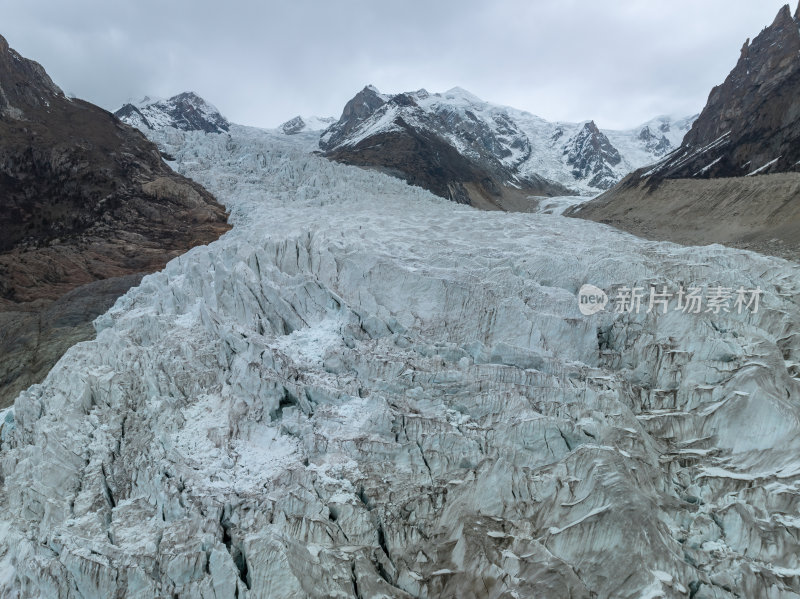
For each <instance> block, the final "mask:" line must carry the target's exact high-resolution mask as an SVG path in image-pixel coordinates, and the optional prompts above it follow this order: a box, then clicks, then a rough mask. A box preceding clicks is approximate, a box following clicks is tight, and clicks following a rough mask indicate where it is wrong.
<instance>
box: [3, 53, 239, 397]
mask: <svg viewBox="0 0 800 599" xmlns="http://www.w3.org/2000/svg"><path fill="white" fill-rule="evenodd" d="M228 229H229V226H228V225H227V215H226V213H225V210H224V208H223V207H222V206H221V205H220V204H218V203H217V202H216V200H215V199H214V198H213V197H212V196H211V195H210V194H209V193H208V192H207V191H205V190H204V189H203V188H202V187H201V186H199V185H197V184H196V183H193V182H192V181H189V180H188V179H185V178H184V177H181V176H180V175H178V174H176V173H175V172H173V171H172V170H171V169H170V168H169V167H168V166H167V165H166V164H165V163H164V161H163V160H162V159H161V156H160V154H159V152H158V149H157V148H156V146H155V145H154V144H152V143H151V142H149V141H148V140H147V139H146V138H145V137H144V136H143V135H142V134H141V133H140V132H139V131H137V130H135V129H133V128H132V127H129V126H127V125H125V124H123V123H121V122H120V121H119V120H118V119H117V118H116V117H114V116H113V115H111V114H110V113H108V112H106V111H105V110H103V109H101V108H99V107H97V106H94V105H93V104H90V103H88V102H84V101H82V100H77V99H69V98H66V97H65V96H64V94H63V93H62V92H61V90H60V89H58V87H56V86H55V85H54V84H53V82H52V81H51V80H50V78H49V77H48V76H47V73H46V72H45V71H44V69H43V68H42V67H41V66H40V65H39V64H37V63H35V62H33V61H30V60H27V59H25V58H23V57H22V56H20V55H19V54H18V53H17V52H15V51H14V50H12V49H11V48H9V46H8V43H7V42H6V40H5V39H3V38H2V37H0V232H1V233H0V407H3V406H5V405H7V404H8V403H10V401H12V400H13V398H14V397H15V396H16V394H17V393H18V392H19V391H20V390H21V389H23V388H25V387H27V386H28V385H30V384H32V383H35V382H38V381H40V380H41V379H42V378H43V377H44V375H45V374H46V373H47V372H48V371H49V369H50V367H51V366H52V365H53V364H54V363H55V361H57V359H58V358H59V357H60V356H61V354H62V353H63V351H64V350H66V348H67V347H69V346H70V345H72V344H73V343H75V342H77V341H80V340H83V339H87V338H90V337H91V336H92V335H93V330H92V328H91V325H90V323H91V321H92V320H93V319H94V318H95V317H96V316H97V315H98V314H100V313H102V312H104V311H105V310H106V309H107V308H108V307H109V306H110V305H111V304H113V302H114V300H115V299H116V298H117V297H118V296H119V295H121V294H123V293H125V291H127V289H129V288H130V287H131V286H132V285H135V284H136V283H137V282H138V281H139V279H140V278H141V275H142V274H143V273H147V272H152V271H155V270H158V269H160V268H162V267H163V266H164V264H165V263H166V262H167V261H168V260H170V259H171V258H173V257H175V256H178V255H179V254H181V253H183V252H185V251H186V250H188V249H189V248H191V247H193V246H195V245H198V244H204V243H208V242H210V241H212V240H214V239H216V238H217V237H219V236H220V235H221V234H222V233H223V232H225V231H227V230H228Z"/></svg>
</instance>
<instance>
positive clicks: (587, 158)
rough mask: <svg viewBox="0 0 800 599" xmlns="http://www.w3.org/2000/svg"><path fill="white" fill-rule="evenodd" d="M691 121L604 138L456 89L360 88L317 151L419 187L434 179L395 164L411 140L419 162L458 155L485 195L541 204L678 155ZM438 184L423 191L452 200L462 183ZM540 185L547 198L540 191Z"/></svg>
mask: <svg viewBox="0 0 800 599" xmlns="http://www.w3.org/2000/svg"><path fill="white" fill-rule="evenodd" d="M692 121H693V117H690V118H685V119H672V118H670V117H658V118H657V119H653V120H652V121H650V122H648V123H645V124H643V125H641V126H639V127H636V128H634V129H631V130H628V131H611V130H601V129H599V128H598V127H597V125H596V124H595V123H594V122H593V121H587V122H584V123H551V122H548V121H546V120H544V119H541V118H539V117H537V116H535V115H532V114H530V113H528V112H524V111H520V110H517V109H514V108H510V107H507V106H497V105H494V104H490V103H488V102H485V101H483V100H481V99H480V98H478V97H476V96H475V95H473V94H471V93H469V92H468V91H466V90H464V89H461V88H454V89H451V90H449V91H447V92H444V93H434V94H432V93H428V92H427V91H426V90H419V91H416V92H407V93H401V94H395V95H387V94H382V93H380V92H379V91H378V90H377V89H376V88H375V87H373V86H367V87H365V88H364V89H363V90H362V91H361V92H359V93H358V94H357V95H356V96H355V97H354V98H353V99H352V100H351V101H350V102H348V104H347V105H346V106H345V109H344V111H343V113H342V116H341V118H340V119H339V121H338V122H337V123H336V124H334V125H333V126H331V127H330V128H329V129H327V130H326V131H325V132H324V133H323V135H322V136H321V138H320V148H321V149H322V150H323V151H324V152H326V154H327V155H328V156H330V157H332V158H335V159H336V160H339V161H341V162H346V163H350V164H358V165H365V164H366V165H371V166H375V167H378V168H383V169H384V170H388V171H389V172H392V171H393V170H394V171H399V173H400V174H401V175H402V176H404V178H406V179H408V180H410V181H412V182H416V181H417V180H422V181H423V183H424V182H427V180H429V179H431V178H432V177H422V176H420V172H419V167H418V165H416V164H405V163H404V161H403V160H399V159H398V156H402V155H403V154H404V152H407V150H408V148H407V146H409V138H412V139H413V140H414V144H413V146H414V149H415V151H416V152H417V153H419V152H420V149H421V147H425V146H426V145H435V146H436V152H433V153H434V154H441V153H442V147H443V146H446V147H447V149H448V150H449V151H450V152H455V153H457V154H458V155H459V156H461V157H462V158H463V159H465V160H466V161H467V162H469V164H470V165H471V167H472V170H473V171H475V170H476V171H478V173H479V174H484V175H485V176H487V177H489V178H490V179H491V186H493V187H494V188H497V189H495V190H492V189H490V190H489V192H490V193H491V192H492V191H498V190H499V188H501V187H514V188H518V189H523V190H529V191H531V192H536V191H539V192H542V193H543V195H554V194H556V193H562V194H563V193H566V192H569V191H573V192H575V191H577V192H580V193H583V194H594V193H597V192H599V191H601V190H604V189H608V188H609V187H611V186H612V185H613V184H615V183H616V182H617V181H619V180H620V179H621V178H622V177H623V176H624V175H626V174H627V173H629V172H631V171H632V170H634V169H635V168H637V167H640V166H642V165H644V164H650V163H652V162H654V161H655V160H657V159H658V158H660V157H661V156H663V155H664V154H666V153H668V152H669V151H671V150H672V149H673V148H674V147H677V146H678V145H679V144H680V141H681V139H682V138H683V135H684V134H685V133H686V131H688V129H689V127H690V125H691V123H692ZM440 166H441V165H438V164H433V165H432V166H431V170H432V171H436V172H439V171H442V173H443V174H442V177H444V178H445V179H447V174H446V173H444V171H443V169H441V168H440ZM415 169H416V170H415ZM470 174H473V173H470ZM467 182H469V183H475V182H474V181H467ZM438 183H439V184H438V188H439V189H437V188H436V187H437V186H436V185H431V184H428V185H424V186H425V187H427V188H428V189H430V190H431V191H434V192H435V193H438V194H439V195H445V196H446V197H450V198H451V199H457V198H455V197H454V194H453V193H452V191H451V190H452V189H453V188H454V187H457V185H458V184H459V183H463V181H462V182H459V181H458V180H442V181H439V182H438ZM545 183H550V184H551V185H552V187H553V189H549V190H548V189H546V185H545ZM441 189H445V190H448V193H444V194H443V193H441ZM500 203H502V200H501V201H500Z"/></svg>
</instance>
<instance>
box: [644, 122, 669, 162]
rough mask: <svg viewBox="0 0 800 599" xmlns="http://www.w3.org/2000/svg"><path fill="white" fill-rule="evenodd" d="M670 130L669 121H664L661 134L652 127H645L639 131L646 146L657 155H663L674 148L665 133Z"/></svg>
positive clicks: (660, 128) (660, 129)
mask: <svg viewBox="0 0 800 599" xmlns="http://www.w3.org/2000/svg"><path fill="white" fill-rule="evenodd" d="M669 130H670V125H669V123H662V124H661V125H660V127H659V131H660V132H661V135H659V134H658V133H656V132H654V131H653V130H652V129H650V127H645V128H644V129H642V130H641V132H640V133H639V139H640V140H641V141H643V142H644V145H645V148H647V150H649V151H650V152H652V153H653V154H654V155H656V156H663V155H664V154H666V153H667V152H669V151H670V150H671V149H672V144H670V141H669V139H667V136H666V135H664V133H667V132H668V131H669Z"/></svg>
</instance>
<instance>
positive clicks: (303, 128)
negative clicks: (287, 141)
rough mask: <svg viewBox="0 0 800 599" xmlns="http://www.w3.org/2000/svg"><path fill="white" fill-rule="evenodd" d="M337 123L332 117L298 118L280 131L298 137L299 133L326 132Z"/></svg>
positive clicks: (290, 121) (286, 124)
mask: <svg viewBox="0 0 800 599" xmlns="http://www.w3.org/2000/svg"><path fill="white" fill-rule="evenodd" d="M335 122H336V119H335V118H334V117H332V116H328V117H319V116H305V117H304V116H296V117H294V118H293V119H289V120H288V121H286V122H285V123H283V124H282V125H281V126H280V127H278V129H280V130H281V131H283V132H284V133H285V134H286V135H296V134H298V133H307V132H311V131H324V130H325V129H327V128H328V127H330V126H331V125H333V124H334V123H335Z"/></svg>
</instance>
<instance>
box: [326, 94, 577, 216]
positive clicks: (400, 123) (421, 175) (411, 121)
mask: <svg viewBox="0 0 800 599" xmlns="http://www.w3.org/2000/svg"><path fill="white" fill-rule="evenodd" d="M428 97H429V95H428V92H426V91H425V90H420V91H417V92H412V93H404V94H396V95H394V96H384V95H381V94H380V93H379V92H378V91H377V90H376V89H375V88H374V87H372V86H367V87H365V88H364V89H363V90H361V91H360V92H359V93H358V94H356V96H355V97H354V98H353V99H352V100H350V101H349V102H348V103H347V104H346V105H345V107H344V110H343V112H342V116H341V118H340V119H339V121H338V122H337V123H335V124H334V125H332V126H331V127H329V128H328V129H327V130H326V131H325V133H323V135H322V138H321V139H320V148H321V149H322V150H323V151H324V153H325V155H326V156H327V157H329V158H331V159H332V160H337V161H339V162H344V163H346V164H353V165H356V166H367V167H372V168H377V169H380V170H383V171H385V172H387V173H390V174H392V175H395V176H398V177H400V178H402V179H405V180H406V181H408V182H409V183H411V184H413V185H419V186H420V187H423V188H425V189H427V190H429V191H431V192H432V193H435V194H436V195H439V196H441V197H445V198H448V199H450V200H452V201H454V202H458V203H464V204H472V205H475V206H478V207H482V208H490V209H491V208H493V209H498V208H501V209H510V206H511V205H513V204H514V203H515V202H517V201H519V198H522V197H525V196H527V195H545V196H553V195H567V194H569V193H570V190H569V189H567V188H566V187H564V186H563V185H560V184H558V183H555V182H552V181H548V180H546V179H544V178H542V177H536V176H533V177H519V176H517V174H516V173H515V172H514V166H515V165H516V164H519V163H521V162H522V161H524V160H525V159H526V158H528V157H529V156H530V151H531V150H530V143H529V141H528V138H527V136H526V135H525V134H524V133H523V132H522V131H520V130H519V129H518V128H517V126H516V125H515V124H514V123H513V121H511V120H510V119H508V118H507V117H506V118H503V116H502V115H498V116H496V117H495V123H493V125H494V126H491V127H490V126H488V125H487V124H486V123H485V122H483V121H482V120H480V119H478V118H476V117H475V115H474V114H472V113H470V111H469V110H466V111H463V112H461V111H456V110H448V109H446V108H443V109H440V110H435V111H426V110H424V109H422V108H421V107H420V106H419V105H418V101H420V100H423V99H426V98H428ZM367 119H380V120H382V121H386V122H388V123H391V126H390V127H384V128H382V129H378V130H375V131H374V132H369V131H368V132H367V133H366V134H364V133H363V132H362V131H359V128H360V127H361V126H362V124H363V123H364V122H365V121H367ZM354 134H359V135H360V138H359V137H356V139H355V142H354V141H353V137H354ZM454 139H457V140H458V142H459V143H458V145H456V144H455V143H454V141H453V140H454ZM512 157H515V158H512Z"/></svg>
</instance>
